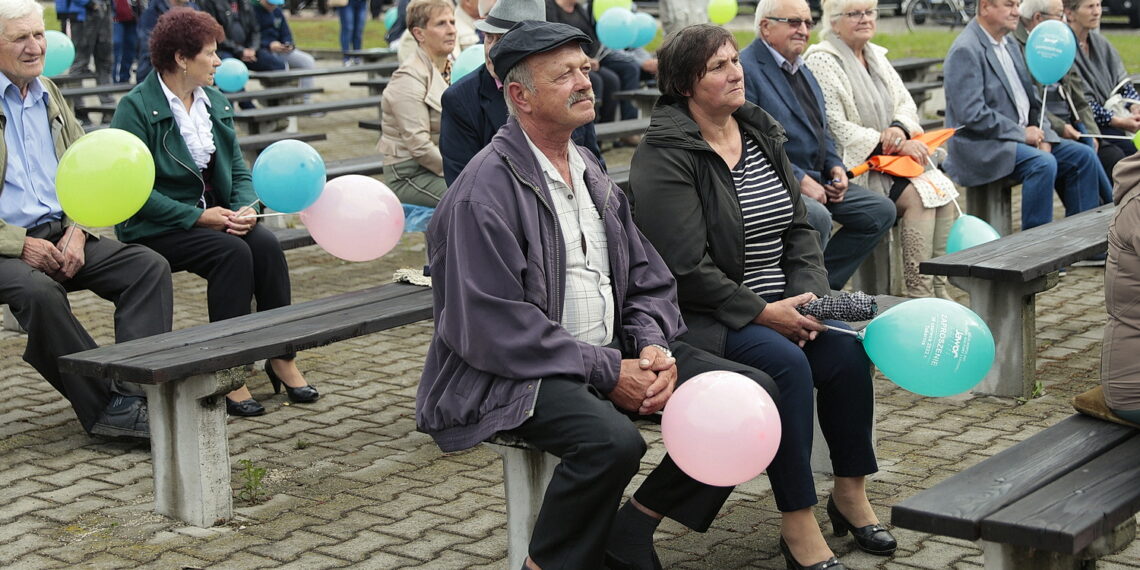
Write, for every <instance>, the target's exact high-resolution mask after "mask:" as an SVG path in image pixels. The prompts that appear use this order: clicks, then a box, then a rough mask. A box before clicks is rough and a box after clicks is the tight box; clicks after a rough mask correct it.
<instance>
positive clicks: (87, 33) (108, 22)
mask: <svg viewBox="0 0 1140 570" xmlns="http://www.w3.org/2000/svg"><path fill="white" fill-rule="evenodd" d="M92 5H97V6H98V8H93V9H91V10H88V11H87V14H86V18H85V21H83V22H80V21H77V20H75V19H72V20H71V41H72V42H73V43H74V44H75V62H74V63H72V64H71V69H70V70H69V71H68V73H83V72H85V71H88V70H89V68H88V65H89V64H90V62H91V58H92V57H94V58H95V83H97V84H99V85H110V84H111V83H112V79H111V70H112V68H113V67H114V65H115V51H114V50H115V44H114V38H113V34H114V28H113V23H112V15H113V14H112V7H111V3H110V2H108V1H107V0H92ZM99 100H100V101H102V102H104V103H109V102H113V101H114V100H115V99H114V98H113V97H111V96H110V95H104V96H101V97H100V98H99Z"/></svg>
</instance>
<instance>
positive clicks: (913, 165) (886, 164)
mask: <svg viewBox="0 0 1140 570" xmlns="http://www.w3.org/2000/svg"><path fill="white" fill-rule="evenodd" d="M957 130H958V129H951V128H945V129H935V130H933V131H929V132H925V133H922V134H920V135H916V136H915V137H914V138H913V139H911V140H916V141H918V142H920V143H922V144H925V145H926V147H927V148H929V149H930V150H931V151H933V150H934V149H936V148H938V147H940V146H942V144H943V143H945V142H946V141H947V140H950V137H952V136H954V132H955V131H957ZM868 170H875V171H876V172H882V173H884V174H890V175H893V176H899V177H901V178H913V177H915V176H918V175H920V174H922V172H923V171H924V170H926V167H925V166H924V165H921V164H919V163H917V162H915V160H914V159H913V158H911V157H909V156H903V155H889V154H881V155H877V156H872V157H871V158H870V159H868V160H867V162H864V163H863V164H860V165H858V166H856V167H855V168H852V169H851V171H850V172H848V173H847V176H848V178H854V177H856V176H859V175H861V174H863V173H864V172H867V171H868Z"/></svg>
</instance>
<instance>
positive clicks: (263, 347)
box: [59, 283, 432, 384]
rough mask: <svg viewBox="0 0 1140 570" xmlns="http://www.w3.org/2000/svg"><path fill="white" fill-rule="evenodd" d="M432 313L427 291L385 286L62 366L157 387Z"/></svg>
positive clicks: (96, 353) (113, 349) (71, 359)
mask: <svg viewBox="0 0 1140 570" xmlns="http://www.w3.org/2000/svg"><path fill="white" fill-rule="evenodd" d="M431 307H432V298H431V289H428V288H425V287H419V286H415V285H409V284H404V283H388V284H385V285H380V286H377V287H373V288H370V289H365V290H362V291H356V292H352V293H345V294H341V295H335V296H332V297H328V298H325V299H318V300H314V301H309V302H306V303H300V304H297V305H291V306H288V307H280V308H278V309H273V310H269V311H262V312H258V313H254V314H251V315H245V316H242V317H237V318H234V319H229V320H226V321H224V322H222V323H210V324H207V325H201V326H197V327H191V328H188V329H183V330H180V331H174V332H171V333H167V334H165V335H162V336H160V337H157V338H155V337H152V338H145V339H138V340H134V341H130V342H125V343H121V344H115V345H111V346H106V347H101V348H97V349H94V350H89V351H84V352H79V353H75V354H71V355H68V356H65V357H62V358H61V359H60V360H59V365H60V369H61V370H66V371H69V372H73V373H76V374H83V375H91V376H102V377H105V378H114V379H119V380H125V381H129V382H137V383H141V384H162V383H165V382H169V381H171V380H176V379H178V378H184V377H187V376H190V375H193V374H200V373H207V372H214V371H217V370H223V369H226V368H232V367H234V366H241V365H243V364H247V363H249V362H253V361H255V360H259V359H262V358H268V357H272V356H274V355H278V354H282V353H285V352H289V351H293V350H304V349H307V348H312V347H316V346H323V345H326V344H329V343H332V342H336V341H338V340H344V339H348V338H353V337H355V336H360V335H362V334H368V333H370V332H375V331H379V330H385V329H388V328H392V327H395V326H401V325H403V324H408V323H412V322H416V321H420V320H423V319H427V318H430V317H431ZM219 325H222V326H219ZM206 350H208V351H209V352H210V358H209V359H205V360H204V359H203V358H202V353H203V351H206Z"/></svg>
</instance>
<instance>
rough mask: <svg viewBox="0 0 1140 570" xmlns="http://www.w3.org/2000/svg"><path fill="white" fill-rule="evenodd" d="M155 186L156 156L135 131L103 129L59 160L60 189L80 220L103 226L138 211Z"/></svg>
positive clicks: (70, 211) (65, 206)
mask: <svg viewBox="0 0 1140 570" xmlns="http://www.w3.org/2000/svg"><path fill="white" fill-rule="evenodd" d="M153 188H154V157H153V156H151V154H150V149H148V148H147V147H146V145H145V144H143V142H142V141H141V140H139V138H138V137H136V136H135V135H133V134H131V133H129V132H127V131H124V130H120V129H100V130H97V131H94V132H92V133H89V134H86V135H84V136H82V137H80V139H79V140H77V141H75V142H74V143H73V144H72V145H71V146H70V147H68V149H67V151H66V152H64V153H63V156H62V157H60V159H59V167H58V168H57V169H56V171H55V191H56V194H57V195H58V196H59V204H60V206H62V207H63V211H64V213H65V214H67V216H68V217H70V218H71V219H73V220H75V221H76V222H77V223H79V224H81V225H84V226H88V227H93V228H100V227H105V226H113V225H115V224H117V223H119V222H122V221H125V220H126V219H127V218H130V217H131V216H133V215H135V213H136V212H138V211H139V208H142V206H143V204H145V203H146V201H147V198H149V197H150V192H151V190H152V189H153Z"/></svg>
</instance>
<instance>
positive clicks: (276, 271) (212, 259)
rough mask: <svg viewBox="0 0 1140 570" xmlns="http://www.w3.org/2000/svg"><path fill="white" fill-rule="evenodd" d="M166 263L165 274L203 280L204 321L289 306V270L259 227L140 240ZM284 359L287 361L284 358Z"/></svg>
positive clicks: (192, 231)
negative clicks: (186, 273) (252, 308)
mask: <svg viewBox="0 0 1140 570" xmlns="http://www.w3.org/2000/svg"><path fill="white" fill-rule="evenodd" d="M138 243H141V244H143V245H145V246H147V247H149V248H151V249H153V250H155V251H157V252H158V253H159V254H160V255H162V256H163V257H165V258H166V260H167V261H169V262H170V270H171V271H183V270H185V271H189V272H191V273H193V274H195V275H197V276H199V277H202V278H205V279H206V283H207V284H206V299H207V305H208V306H209V311H210V322H214V321H220V320H224V319H229V318H233V317H240V316H242V315H248V314H249V312H250V306H249V302H250V299H254V300H256V301H257V310H259V311H264V310H268V309H276V308H277V307H284V306H287V305H288V304H289V302H290V296H291V292H290V288H289V265H288V263H287V262H286V261H285V252H283V251H282V250H281V244H280V243H279V242H278V241H277V236H275V235H273V232H271V231H269V230H267V229H265V228H264V227H262V226H261V225H256V226H254V227H253V230H251V231H250V232H249V233H248V234H246V235H244V236H235V235H232V234H228V233H226V232H221V231H218V230H211V229H207V228H197V227H195V228H190V229H188V230H180V231H175V232H169V233H165V234H159V235H155V236H150V237H146V238H143V239H140V240H139V241H138ZM284 358H291V356H285V357H284Z"/></svg>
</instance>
